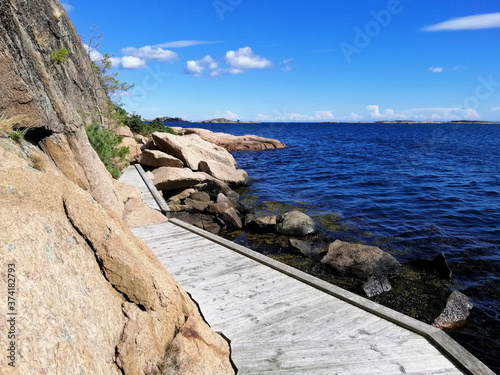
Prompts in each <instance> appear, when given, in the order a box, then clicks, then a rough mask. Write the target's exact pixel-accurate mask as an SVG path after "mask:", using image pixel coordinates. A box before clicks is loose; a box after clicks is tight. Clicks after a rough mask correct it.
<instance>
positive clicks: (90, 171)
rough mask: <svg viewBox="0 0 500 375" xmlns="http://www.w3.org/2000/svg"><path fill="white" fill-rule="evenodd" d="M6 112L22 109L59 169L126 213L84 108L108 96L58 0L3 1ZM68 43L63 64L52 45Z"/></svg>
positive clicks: (0, 44) (0, 64)
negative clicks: (89, 131)
mask: <svg viewBox="0 0 500 375" xmlns="http://www.w3.org/2000/svg"><path fill="white" fill-rule="evenodd" d="M0 34H1V35H2V38H1V41H0V83H1V84H0V113H7V114H8V115H9V116H15V115H21V116H23V118H24V119H25V120H24V121H23V124H21V127H24V128H33V130H31V131H30V132H29V134H31V135H30V136H31V137H33V138H35V139H37V140H39V139H42V138H44V140H43V141H42V146H43V145H46V147H45V148H44V150H45V152H46V153H47V154H48V155H50V156H51V157H52V159H53V160H54V162H55V163H56V165H57V166H58V167H59V169H60V170H61V171H62V172H63V173H64V174H65V175H66V177H68V179H70V180H71V181H73V182H75V183H76V184H78V185H79V186H82V187H83V188H84V189H87V190H89V191H90V192H91V194H92V196H94V198H95V199H96V200H97V201H98V202H99V203H101V204H104V205H105V206H107V207H109V208H110V209H112V210H114V211H115V212H116V213H118V214H119V215H122V214H123V203H122V202H121V200H120V198H119V196H118V194H117V193H116V191H115V189H114V188H113V185H112V183H111V179H110V178H109V174H108V172H107V170H106V168H105V167H104V165H103V164H102V163H101V162H100V161H99V159H98V157H97V154H96V153H95V152H94V150H93V149H92V147H91V146H90V144H89V142H88V139H87V136H86V134H85V131H84V129H83V122H84V119H83V117H82V114H90V113H96V110H99V109H101V110H102V109H104V108H106V105H107V101H108V98H107V96H106V94H105V91H104V90H103V89H102V88H101V87H100V86H99V83H98V82H99V81H98V80H96V77H95V75H94V73H93V70H92V66H91V62H90V59H89V57H88V55H87V53H86V51H85V49H84V48H83V44H82V42H81V40H80V37H79V36H78V34H77V32H76V30H75V28H74V27H73V24H72V23H71V21H70V19H69V18H68V16H67V15H66V13H65V11H64V9H63V7H62V6H61V4H60V3H59V2H58V1H55V0H41V1H36V2H22V1H17V0H5V1H2V2H0ZM61 48H65V49H66V50H67V51H68V56H67V57H68V58H67V61H65V62H64V63H62V64H58V63H56V62H54V61H52V59H51V57H50V55H51V53H52V52H56V51H59V50H60V49H61Z"/></svg>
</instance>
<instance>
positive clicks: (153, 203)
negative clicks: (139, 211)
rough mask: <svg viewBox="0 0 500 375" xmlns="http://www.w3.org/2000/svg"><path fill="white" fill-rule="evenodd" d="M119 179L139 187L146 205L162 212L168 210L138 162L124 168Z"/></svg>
mask: <svg viewBox="0 0 500 375" xmlns="http://www.w3.org/2000/svg"><path fill="white" fill-rule="evenodd" d="M119 180H120V181H122V182H125V183H127V184H129V185H132V186H135V187H136V188H137V189H139V191H140V192H141V199H142V201H143V202H144V203H145V204H146V205H147V206H148V207H150V208H152V209H154V210H158V211H161V212H163V213H165V212H167V211H169V209H168V205H167V203H166V202H165V200H164V199H163V198H162V197H161V196H160V194H159V193H158V190H156V188H155V187H154V185H153V183H152V182H151V180H150V179H149V178H148V177H147V176H146V175H145V173H144V170H143V169H142V167H141V165H140V164H136V165H135V166H134V165H131V166H130V167H128V168H126V169H124V170H123V171H122V175H121V177H120V179H119Z"/></svg>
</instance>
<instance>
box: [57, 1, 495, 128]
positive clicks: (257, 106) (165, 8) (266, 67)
mask: <svg viewBox="0 0 500 375" xmlns="http://www.w3.org/2000/svg"><path fill="white" fill-rule="evenodd" d="M63 6H64V7H65V9H66V10H67V11H68V14H69V16H70V18H71V20H72V21H73V23H74V24H75V27H76V29H77V31H78V33H79V34H81V35H83V36H86V37H87V39H88V38H89V37H90V29H91V26H92V25H96V26H97V27H98V28H99V32H102V33H103V39H102V42H101V44H100V46H99V52H100V53H106V52H107V53H112V54H113V56H114V59H113V64H114V69H116V71H117V72H118V73H119V74H118V78H119V79H120V80H121V81H125V82H127V83H133V84H135V87H134V88H133V89H132V90H130V92H129V93H128V96H124V97H123V98H122V102H123V104H124V106H125V108H126V109H127V110H128V111H133V112H136V113H137V114H140V115H141V116H143V117H144V118H147V119H150V118H154V117H156V116H178V117H183V118H185V119H188V120H193V121H197V120H206V119H210V118H214V117H227V118H231V119H237V118H238V119H240V120H258V121H285V122H287V121H341V122H343V121H377V120H396V119H406V120H417V121H418V120H457V119H470V120H496V121H500V48H499V45H500V43H499V42H500V2H498V0H482V1H465V0H457V1H437V0H385V1H378V0H370V1H368V0H358V1H346V0H337V1H334V0H315V1H313V2H311V1H298V0H286V1H285V0H275V1H272V0H176V1H174V0H165V1H161V2H160V1H158V2H157V1H130V0H121V1H119V2H118V1H114V0H110V1H102V0H101V1H96V0H85V1H84V0H66V2H65V3H64V4H63Z"/></svg>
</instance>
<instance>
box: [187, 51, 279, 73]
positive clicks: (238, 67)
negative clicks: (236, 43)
mask: <svg viewBox="0 0 500 375" xmlns="http://www.w3.org/2000/svg"><path fill="white" fill-rule="evenodd" d="M224 62H226V63H227V64H228V67H225V68H221V67H219V64H218V63H216V62H215V61H214V59H213V58H212V57H211V56H205V57H204V58H202V59H200V60H190V61H188V62H187V63H186V68H185V69H184V73H186V74H191V75H193V76H195V77H201V76H202V75H203V73H204V72H205V70H207V69H208V71H209V72H210V73H209V75H210V77H216V76H220V75H222V74H243V73H245V70H247V69H264V68H268V67H271V66H272V65H273V64H272V63H271V62H270V61H269V60H267V59H265V58H262V57H260V56H257V55H255V54H254V53H253V51H252V49H251V48H250V47H245V48H240V49H239V50H238V51H228V52H227V53H226V56H225V58H224Z"/></svg>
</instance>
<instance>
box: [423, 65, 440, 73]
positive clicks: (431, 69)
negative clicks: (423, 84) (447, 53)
mask: <svg viewBox="0 0 500 375" xmlns="http://www.w3.org/2000/svg"><path fill="white" fill-rule="evenodd" d="M427 70H428V71H429V72H432V73H443V67H442V66H431V67H430V68H428V69H427Z"/></svg>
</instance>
